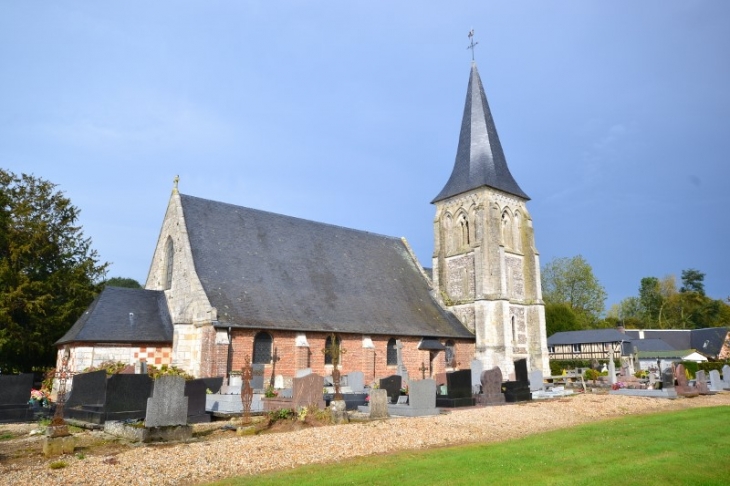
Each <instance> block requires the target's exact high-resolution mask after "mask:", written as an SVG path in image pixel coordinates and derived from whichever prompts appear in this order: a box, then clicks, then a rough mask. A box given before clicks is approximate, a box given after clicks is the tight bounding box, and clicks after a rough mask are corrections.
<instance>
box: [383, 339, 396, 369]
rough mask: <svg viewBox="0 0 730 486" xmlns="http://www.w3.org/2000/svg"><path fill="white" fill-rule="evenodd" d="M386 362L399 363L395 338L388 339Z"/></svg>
mask: <svg viewBox="0 0 730 486" xmlns="http://www.w3.org/2000/svg"><path fill="white" fill-rule="evenodd" d="M385 364H386V365H388V366H395V365H397V364H398V350H397V349H396V347H395V339H393V338H390V339H388V350H387V351H386V354H385Z"/></svg>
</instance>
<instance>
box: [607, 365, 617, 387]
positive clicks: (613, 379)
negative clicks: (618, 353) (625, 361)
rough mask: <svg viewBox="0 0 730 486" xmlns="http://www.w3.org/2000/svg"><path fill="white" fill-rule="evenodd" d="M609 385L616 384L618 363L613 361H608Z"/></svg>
mask: <svg viewBox="0 0 730 486" xmlns="http://www.w3.org/2000/svg"><path fill="white" fill-rule="evenodd" d="M608 383H609V384H610V385H615V384H616V363H614V361H613V360H612V359H611V360H609V361H608Z"/></svg>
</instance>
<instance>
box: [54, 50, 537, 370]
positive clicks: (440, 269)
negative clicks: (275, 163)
mask: <svg viewBox="0 0 730 486" xmlns="http://www.w3.org/2000/svg"><path fill="white" fill-rule="evenodd" d="M434 192H435V191H434ZM528 200H529V197H528V196H527V194H525V192H524V191H523V190H522V189H521V188H520V186H519V185H518V184H517V182H516V181H515V179H514V178H513V176H512V174H511V173H510V171H509V168H508V166H507V161H506V159H505V155H504V152H503V150H502V146H501V144H500V142H499V137H498V135H497V130H496V127H495V124H494V120H493V119H492V115H491V112H490V109H489V105H488V103H487V98H486V96H485V93H484V88H483V86H482V82H481V79H480V77H479V72H478V70H477V66H476V63H474V62H472V66H471V72H470V76H469V83H468V87H467V94H466V102H465V106H464V114H463V118H462V123H461V131H460V134H459V141H458V147H457V152H456V160H455V162H454V167H453V171H452V173H451V176H450V177H449V179H448V181H446V183H445V185H444V186H443V189H441V191H440V192H439V193H438V194H437V195H436V197H435V198H434V199H433V201H431V202H432V204H433V205H434V206H435V210H436V211H435V218H434V223H433V228H434V251H433V260H432V262H431V265H432V268H431V269H428V268H423V267H422V266H421V264H420V263H419V262H418V260H417V258H416V256H415V254H414V253H413V251H412V250H411V248H410V247H409V245H408V242H407V241H406V240H405V239H403V238H395V237H389V236H383V235H378V234H373V233H369V232H366V231H361V230H354V229H348V228H343V227H339V226H334V225H329V224H326V223H320V222H314V221H307V220H303V219H299V218H294V217H289V216H285V215H281V214H274V213H270V212H265V211H261V210H257V209H250V208H246V207H242V206H236V205H232V204H227V203H225V202H218V201H212V200H207V199H201V198H198V197H195V196H192V195H187V194H182V193H181V192H180V190H179V188H178V181H177V179H176V180H175V184H174V187H173V190H172V194H171V196H170V200H169V203H168V206H167V211H166V213H165V216H164V219H163V222H162V226H161V229H160V236H159V239H158V242H157V245H156V248H155V249H154V252H153V254H152V262H151V265H150V270H149V274H148V276H147V281H146V283H145V285H144V289H122V288H114V287H107V288H106V289H105V290H104V291H102V292H101V294H100V295H99V296H98V297H97V298H96V299H95V300H94V302H93V303H92V304H91V305H90V306H89V308H88V309H87V310H86V311H85V312H84V314H83V315H82V316H81V317H80V318H79V320H78V321H77V322H76V323H75V324H74V325H73V326H72V327H71V329H69V331H68V332H67V333H66V334H65V335H64V336H63V337H62V338H61V339H60V340H58V341H57V343H56V344H57V346H58V353H59V360H58V365H59V366H60V363H61V358H62V356H63V355H64V354H66V356H67V358H68V363H69V366H70V368H71V371H72V372H80V371H82V370H84V369H86V368H88V367H91V366H97V365H99V364H100V363H102V362H104V361H121V362H125V363H129V364H135V363H138V362H141V361H144V362H146V363H148V364H151V365H155V366H160V365H165V364H166V365H174V366H177V367H179V368H182V369H184V370H185V371H187V372H188V373H190V374H192V375H194V376H195V377H211V376H228V375H229V374H231V373H236V372H238V371H240V370H241V368H242V366H243V365H244V363H246V362H249V363H257V364H263V365H264V366H265V374H266V376H269V375H270V376H274V375H283V376H294V374H295V372H296V371H297V370H299V369H303V368H311V369H312V371H313V372H315V373H318V374H322V375H330V374H331V373H332V368H333V364H332V359H331V355H330V353H327V352H325V351H326V350H328V349H332V348H333V347H335V346H337V347H339V349H340V350H341V351H342V355H341V359H340V364H339V367H340V370H341V372H342V373H349V372H351V371H362V372H363V373H364V374H365V377H366V379H369V380H375V379H376V378H380V377H384V376H388V375H391V374H394V372H395V370H396V366H397V354H398V353H397V342H400V345H401V349H400V351H401V356H402V360H403V365H404V366H405V367H406V369H407V370H408V371H409V376H410V377H411V379H420V378H425V377H430V376H433V375H435V374H436V373H443V372H446V371H450V370H455V369H464V368H469V366H470V363H471V361H472V360H474V359H477V360H479V361H481V362H482V364H483V368H484V369H489V368H492V367H494V366H499V368H500V369H501V370H502V373H503V377H504V379H508V378H509V377H510V375H511V374H513V373H514V365H513V362H514V360H517V359H522V358H525V359H527V363H528V368H529V369H540V370H542V371H543V373H545V374H549V364H548V350H547V337H546V334H545V312H544V306H543V302H542V291H541V288H540V264H539V256H538V252H537V250H536V248H535V239H534V233H533V225H532V219H531V218H530V215H529V212H528V211H527V206H526V204H527V201H528Z"/></svg>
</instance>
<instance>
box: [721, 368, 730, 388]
mask: <svg viewBox="0 0 730 486" xmlns="http://www.w3.org/2000/svg"><path fill="white" fill-rule="evenodd" d="M722 381H723V382H724V384H725V385H724V388H725V389H726V390H728V389H730V365H725V366H723V367H722Z"/></svg>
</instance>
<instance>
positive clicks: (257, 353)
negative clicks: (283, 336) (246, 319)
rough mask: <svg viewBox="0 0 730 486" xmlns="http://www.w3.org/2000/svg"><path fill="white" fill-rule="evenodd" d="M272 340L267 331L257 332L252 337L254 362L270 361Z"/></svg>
mask: <svg viewBox="0 0 730 486" xmlns="http://www.w3.org/2000/svg"><path fill="white" fill-rule="evenodd" d="M273 342H274V340H273V339H272V338H271V334H269V333H268V332H259V333H257V334H256V336H255V337H254V338H253V362H254V364H269V363H271V345H272V344H273Z"/></svg>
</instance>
